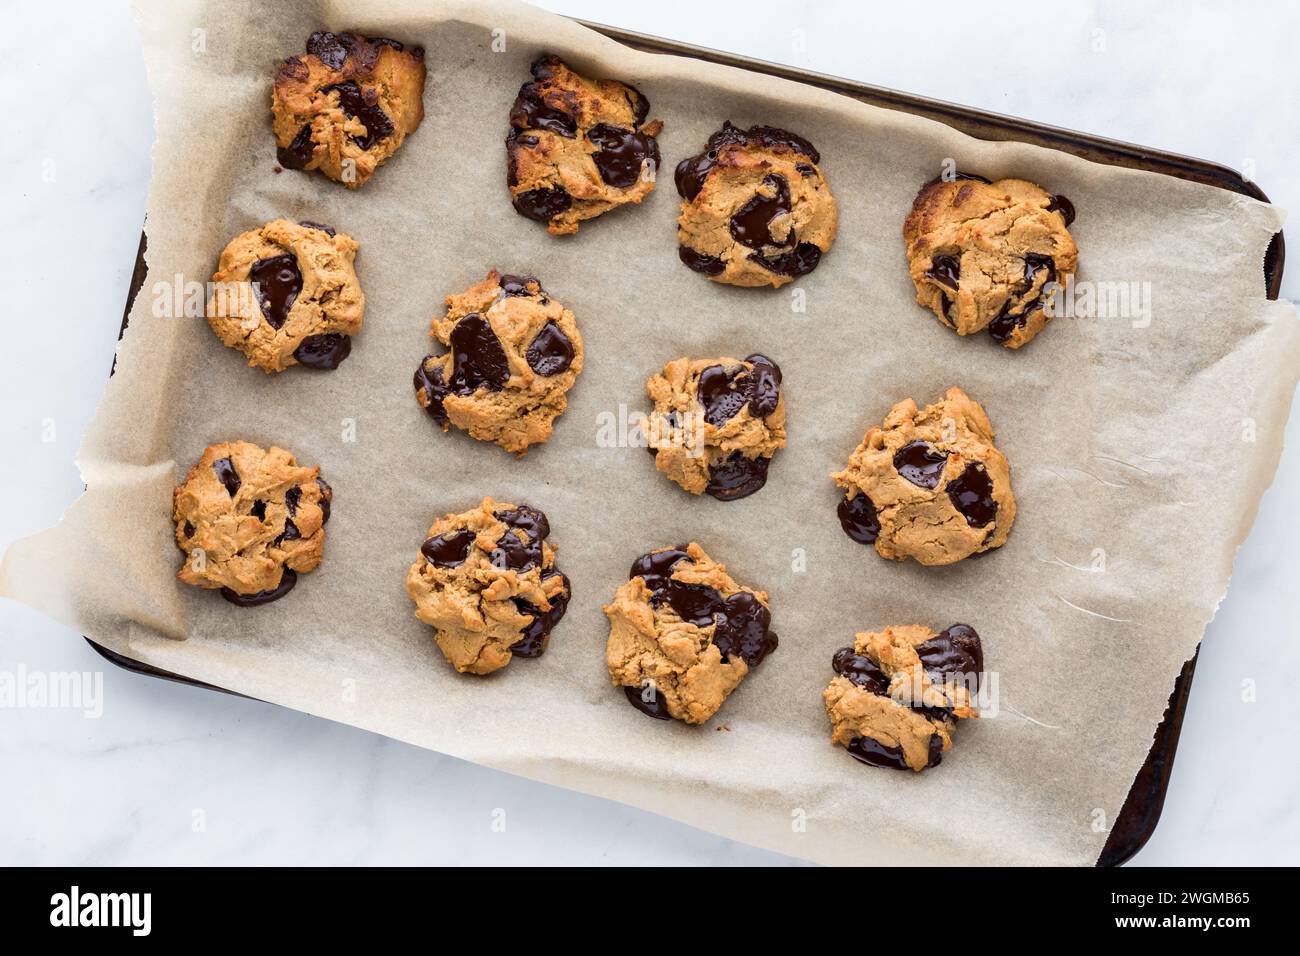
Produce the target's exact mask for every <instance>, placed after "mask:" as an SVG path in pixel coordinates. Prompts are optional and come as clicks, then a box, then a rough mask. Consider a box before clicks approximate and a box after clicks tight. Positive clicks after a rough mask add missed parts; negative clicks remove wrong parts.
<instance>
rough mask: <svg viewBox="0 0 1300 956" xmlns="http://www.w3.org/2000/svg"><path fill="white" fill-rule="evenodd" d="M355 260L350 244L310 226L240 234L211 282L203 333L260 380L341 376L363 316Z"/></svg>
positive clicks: (279, 222)
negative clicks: (314, 372)
mask: <svg viewBox="0 0 1300 956" xmlns="http://www.w3.org/2000/svg"><path fill="white" fill-rule="evenodd" d="M356 254H357V243H356V240H354V239H353V238H352V237H351V236H349V235H347V234H346V233H341V232H335V231H334V230H333V229H332V228H330V227H329V226H322V225H319V224H317V223H312V222H302V223H292V222H289V221H288V220H286V219H275V220H272V221H271V222H268V223H267V224H266V225H264V226H262V227H261V228H260V229H253V230H251V231H249V232H244V233H240V234H239V235H238V236H236V237H235V238H234V239H231V240H230V243H229V244H228V245H227V246H226V248H225V249H223V250H221V259H220V261H219V263H218V265H217V271H216V272H215V273H213V275H212V295H211V298H209V299H208V305H207V318H208V325H210V326H211V327H212V331H213V332H215V333H217V338H219V339H221V341H222V343H223V344H225V345H228V346H230V347H231V348H232V349H238V350H239V351H240V352H243V353H244V355H246V356H247V357H248V364H249V365H252V366H255V367H257V368H260V369H261V370H262V371H264V372H268V373H269V372H282V371H284V370H285V369H286V368H288V367H289V366H290V365H305V366H306V367H307V368H313V369H335V368H338V367H339V363H341V362H342V361H343V360H344V359H346V358H347V357H348V356H349V355H350V354H351V353H352V336H353V335H356V334H357V332H359V331H360V330H361V320H362V318H363V316H364V315H365V311H366V297H365V295H364V294H363V293H362V291H361V283H360V282H359V281H358V280H357V274H356V271H355V270H354V269H353V267H352V262H353V259H355V258H356Z"/></svg>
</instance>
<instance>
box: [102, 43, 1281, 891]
mask: <svg viewBox="0 0 1300 956" xmlns="http://www.w3.org/2000/svg"><path fill="white" fill-rule="evenodd" d="M569 19H572V20H574V21H575V22H577V23H579V24H581V25H582V26H585V27H587V28H588V29H590V30H593V31H594V32H596V33H599V34H602V35H604V36H606V37H608V38H609V39H612V40H614V41H616V42H619V43H622V44H624V45H625V46H628V47H631V48H633V49H639V50H642V51H644V52H652V53H664V54H669V55H674V56H685V57H690V58H693V59H699V60H705V61H708V62H712V63H719V64H722V65H725V66H732V67H735V68H737V69H743V70H749V71H752V72H756V73H763V74H766V75H769V76H775V77H779V78H781V79H786V80H790V81H791V82H795V83H801V84H803V85H806V86H814V87H817V88H820V89H824V90H828V91H830V92H833V93H839V94H840V95H843V96H848V97H850V98H852V99H857V100H860V101H863V102H866V103H869V104H871V105H874V106H879V107H882V108H885V109H892V110H897V111H900V112H907V113H910V114H913V115H920V116H924V117H926V118H929V119H933V120H935V121H937V122H940V123H943V124H944V125H947V126H949V127H951V128H953V129H956V130H958V131H959V132H963V133H966V134H967V135H970V136H972V137H973V138H976V139H984V140H1014V141H1017V142H1028V143H1032V144H1034V145H1039V146H1044V147H1045V148H1048V149H1055V150H1058V151H1060V152H1066V153H1070V154H1072V155H1075V156H1080V157H1082V158H1084V159H1088V160H1091V161H1093V162H1098V163H1102V164H1104V165H1111V166H1123V167H1126V168H1133V169H1143V170H1146V171H1148V172H1155V173H1158V174H1160V175H1166V176H1174V177H1175V178H1179V179H1187V180H1190V181H1192V182H1199V183H1203V184H1206V185H1211V186H1215V187H1217V188H1220V189H1227V190H1229V191H1231V192H1235V193H1238V194H1241V195H1244V196H1249V197H1251V198H1253V199H1257V200H1259V201H1261V202H1270V200H1269V198H1268V196H1267V195H1266V194H1265V193H1264V191H1263V190H1262V189H1261V188H1260V187H1259V186H1258V185H1257V184H1256V183H1254V182H1253V181H1250V180H1247V179H1246V178H1245V177H1244V176H1242V175H1241V173H1240V172H1238V171H1237V170H1234V169H1232V168H1231V167H1228V166H1225V165H1223V164H1221V163H1216V162H1213V161H1210V160H1204V159H1198V158H1196V157H1193V156H1187V155H1184V154H1181V153H1174V152H1170V151H1167V150H1161V149H1154V148H1150V147H1145V146H1141V145H1138V144H1135V143H1129V142H1125V141H1122V140H1115V139H1109V138H1106V137H1103V136H1099V135H1096V134H1093V133H1084V132H1081V131H1076V130H1070V129H1066V128H1063V127H1058V126H1052V125H1049V124H1046V123H1041V122H1038V121H1036V120H1029V119H1024V118H1021V117H1016V116H1009V115H1006V114H1002V113H995V112H991V111H989V110H983V109H979V108H976V107H969V106H962V105H961V104H957V103H951V102H947V101H944V100H938V99H933V98H930V97H924V96H919V95H915V94H911V93H904V92H902V91H899V90H894V89H890V88H888V87H881V86H874V85H872V84H869V83H863V82H860V81H857V80H849V79H845V78H842V77H836V76H832V75H829V74H825V73H820V72H817V71H815V70H806V69H802V68H799V67H792V66H786V65H783V64H779V63H772V62H770V61H766V60H759V59H756V58H753V57H747V56H743V55H740V54H734V53H727V52H725V51H722V50H714V49H711V48H709V47H701V46H695V45H693V44H689V43H684V42H681V41H677V40H671V39H667V38H663V37H657V36H652V35H650V34H644V33H638V32H636V31H632V30H625V29H622V28H620V27H613V26H609V25H606V24H602V23H597V22H594V21H589V20H582V19H578V18H569ZM981 134H983V135H981ZM990 134H992V135H990ZM1153 167H1161V168H1153ZM147 245H148V237H147V234H146V232H145V230H144V229H142V230H141V233H140V245H139V248H138V250H137V252H136V260H135V266H134V269H133V271H132V275H131V282H130V288H129V292H128V295H127V301H126V307H125V309H124V311H123V315H122V324H121V328H120V330H119V332H118V337H119V340H120V338H121V336H122V335H123V334H125V332H126V327H127V323H128V321H129V318H130V313H131V308H132V306H133V305H134V303H135V299H136V296H137V295H138V294H139V292H140V289H141V288H142V287H143V285H144V281H145V277H146V274H147V271H148V267H147V264H146V262H145V251H146V248H147ZM1285 258H1286V243H1285V238H1284V236H1283V233H1282V232H1281V231H1279V232H1278V233H1277V234H1275V235H1274V237H1273V240H1272V242H1271V243H1270V245H1269V247H1268V251H1267V253H1266V255H1265V259H1264V263H1263V271H1264V282H1265V292H1266V295H1267V297H1268V298H1269V299H1273V300H1275V299H1277V298H1278V297H1279V295H1280V291H1281V283H1282V274H1283V271H1284V268H1285ZM116 366H117V357H116V354H115V355H114V358H113V369H111V370H110V372H109V375H110V376H111V375H112V374H113V371H114V370H116ZM84 639H85V641H86V643H87V644H89V645H90V646H91V648H92V649H94V651H95V652H96V653H98V654H99V655H100V656H101V657H102V658H104V659H105V660H106V661H108V662H110V663H112V664H114V665H115V666H117V667H120V668H122V669H124V670H127V671H130V672H132V673H136V674H140V675H142V676H146V677H152V678H157V679H161V680H167V681H172V682H174V683H179V684H186V685H189V686H193V687H199V688H203V689H206V690H212V691H217V692H219V693H222V694H228V695H231V696H233V697H242V698H245V699H247V700H255V699H257V698H252V697H249V696H248V695H247V694H241V693H239V692H238V691H233V690H229V689H228V688H224V687H219V686H217V685H215V684H208V683H205V682H203V681H199V680H195V679H194V678H190V677H186V676H184V675H182V674H176V673H174V672H171V671H167V670H164V669H162V668H158V667H154V666H152V665H150V664H145V663H143V662H141V661H138V660H135V659H134V658H131V657H128V656H126V655H124V654H120V653H118V652H116V651H113V650H111V649H109V648H107V647H105V646H104V645H102V644H99V643H97V642H96V641H94V640H92V639H91V638H89V637H85V638H84ZM1199 654H1200V644H1199V643H1198V644H1197V649H1196V651H1195V652H1194V653H1193V654H1192V656H1191V657H1190V658H1188V659H1187V660H1186V661H1185V662H1184V663H1183V666H1182V669H1181V670H1180V672H1179V674H1178V676H1177V677H1176V678H1175V680H1174V685H1173V690H1172V692H1171V693H1170V697H1169V704H1168V706H1167V707H1166V710H1165V713H1164V716H1163V717H1162V719H1161V721H1160V723H1159V725H1157V727H1156V729H1155V732H1154V733H1153V735H1152V746H1151V750H1150V751H1149V752H1148V754H1147V759H1146V760H1145V761H1144V762H1143V764H1142V766H1141V767H1140V768H1139V770H1138V772H1137V774H1136V775H1135V777H1134V781H1133V784H1132V785H1131V786H1130V788H1129V792H1128V794H1127V796H1126V797H1125V800H1124V803H1123V805H1122V807H1121V809H1120V811H1119V813H1118V814H1117V815H1116V818H1115V822H1114V824H1113V825H1112V827H1111V830H1110V832H1109V834H1108V835H1107V839H1106V843H1105V845H1104V847H1103V849H1102V851H1101V854H1100V855H1099V856H1098V859H1097V862H1096V864H1095V865H1096V866H1098V867H1111V866H1119V865H1122V864H1123V863H1125V862H1127V861H1128V860H1129V859H1131V858H1132V857H1133V856H1134V855H1135V854H1136V853H1137V852H1138V851H1139V850H1140V849H1141V848H1142V847H1143V846H1144V845H1146V843H1147V841H1148V840H1149V839H1150V838H1151V835H1152V833H1154V832H1155V828H1156V825H1157V824H1158V823H1159V820H1160V815H1161V812H1162V811H1163V809H1164V801H1165V796H1166V794H1167V792H1168V786H1169V779H1170V776H1171V774H1172V770H1173V764H1174V758H1175V756H1176V755H1177V749H1178V742H1179V736H1180V733H1181V730H1182V721H1183V716H1184V713H1185V710H1186V706H1187V700H1188V698H1189V696H1190V693H1191V685H1192V678H1193V675H1194V673H1195V669H1196V662H1197V658H1198V657H1199ZM1144 784H1145V788H1146V792H1145V793H1143V792H1142V791H1143V785H1144ZM1121 821H1129V823H1128V827H1131V828H1132V829H1128V828H1127V827H1126V828H1125V829H1121Z"/></svg>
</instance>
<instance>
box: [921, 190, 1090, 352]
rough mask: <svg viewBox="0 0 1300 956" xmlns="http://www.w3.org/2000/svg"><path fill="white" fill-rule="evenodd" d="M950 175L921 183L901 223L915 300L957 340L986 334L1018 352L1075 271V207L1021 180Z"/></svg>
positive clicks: (1041, 323) (1038, 329)
mask: <svg viewBox="0 0 1300 956" xmlns="http://www.w3.org/2000/svg"><path fill="white" fill-rule="evenodd" d="M958 175H959V176H960V177H961V178H958V179H954V180H952V181H950V182H946V181H944V180H942V179H939V180H935V181H934V182H932V183H927V184H926V185H925V186H923V187H922V188H921V191H920V192H919V193H917V195H916V201H915V202H914V203H913V204H912V211H911V213H910V214H909V215H908V217H907V221H906V222H905V223H904V224H903V241H904V242H905V243H906V244H907V258H908V263H909V266H910V268H911V272H912V282H913V283H915V285H916V301H917V302H918V303H920V304H921V305H923V306H925V307H926V308H928V309H930V310H931V311H932V312H934V314H935V315H936V316H938V318H939V321H940V322H942V323H943V324H944V325H946V326H948V327H949V328H950V329H953V330H954V331H955V332H956V333H957V334H958V335H970V334H971V333H973V332H978V331H980V330H981V329H987V330H988V333H989V335H990V336H991V337H992V338H993V340H994V341H995V342H998V343H999V344H1001V345H1003V346H1005V347H1006V348H1009V349H1018V348H1020V346H1022V345H1024V344H1025V343H1026V342H1028V341H1029V340H1030V339H1032V338H1033V337H1034V336H1035V335H1037V334H1038V333H1039V332H1041V331H1042V330H1043V327H1044V326H1046V325H1047V323H1048V321H1050V319H1051V316H1050V315H1049V314H1048V312H1050V311H1051V307H1052V305H1051V304H1052V303H1053V301H1054V300H1055V295H1056V288H1057V286H1056V284H1057V283H1063V282H1065V281H1066V276H1068V275H1070V274H1072V273H1073V272H1074V271H1075V269H1076V268H1077V267H1078V264H1079V250H1078V248H1077V247H1076V246H1075V244H1074V239H1073V238H1072V237H1071V236H1070V233H1069V230H1068V229H1067V228H1066V227H1067V226H1069V225H1070V223H1071V222H1073V221H1074V206H1073V205H1071V203H1070V201H1069V200H1068V199H1066V198H1065V197H1064V196H1053V195H1052V194H1051V193H1049V192H1047V191H1046V190H1044V189H1043V188H1042V187H1041V186H1036V185H1034V184H1033V183H1030V182H1026V181H1025V180H1023V179H1002V180H999V181H998V182H996V183H990V182H988V180H985V179H983V178H982V177H978V176H971V175H969V174H964V173H963V174H958Z"/></svg>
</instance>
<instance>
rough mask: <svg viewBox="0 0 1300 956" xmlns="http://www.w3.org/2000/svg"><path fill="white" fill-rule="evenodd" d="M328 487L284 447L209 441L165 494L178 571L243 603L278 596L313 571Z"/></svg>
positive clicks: (327, 504) (188, 581)
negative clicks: (180, 562) (179, 556)
mask: <svg viewBox="0 0 1300 956" xmlns="http://www.w3.org/2000/svg"><path fill="white" fill-rule="evenodd" d="M333 498H334V492H333V491H332V490H331V489H330V486H329V485H328V484H326V483H325V479H324V478H322V477H321V476H320V469H319V468H317V467H311V468H307V467H304V466H301V465H299V464H298V462H297V461H295V460H294V457H293V455H291V454H290V453H289V452H287V451H285V450H284V449H283V448H276V447H275V446H274V445H273V446H271V449H270V450H269V451H266V450H264V449H262V448H260V447H258V446H257V445H254V444H252V443H251V442H246V441H233V442H222V443H221V444H219V445H210V446H209V447H207V448H205V449H204V450H203V457H201V458H200V459H199V463H198V464H197V465H195V466H194V467H193V468H191V469H190V471H189V474H188V475H186V476H185V480H184V481H183V482H181V483H180V484H179V485H177V486H176V490H175V491H174V492H173V493H172V520H173V521H175V522H176V546H177V547H179V548H180V549H181V550H182V551H184V552H185V564H184V566H183V567H182V568H181V569H180V571H179V572H178V573H177V575H176V576H177V577H178V578H180V579H181V580H182V581H184V582H185V583H186V584H193V585H195V586H197V587H201V588H220V589H221V596H222V597H224V598H225V599H226V600H227V601H230V602H231V603H233V604H239V605H243V606H245V607H249V606H253V605H257V604H266V603H268V602H270V601H274V600H276V599H277V598H282V597H284V596H285V595H286V594H288V593H289V592H290V591H292V590H293V586H294V585H295V584H297V583H298V573H299V572H304V573H305V572H307V571H314V570H316V567H317V565H319V564H320V562H321V556H322V553H323V551H324V548H325V523H326V522H327V521H329V520H330V502H331V501H332V500H333Z"/></svg>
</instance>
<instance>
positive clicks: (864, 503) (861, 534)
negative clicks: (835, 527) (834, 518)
mask: <svg viewBox="0 0 1300 956" xmlns="http://www.w3.org/2000/svg"><path fill="white" fill-rule="evenodd" d="M836 510H837V511H838V513H839V516H840V527H841V528H843V529H844V533H845V534H847V535H848V536H849V537H850V538H852V539H853V540H854V541H856V542H858V544H874V543H875V541H876V538H878V537H879V536H880V518H879V517H878V516H877V515H876V505H875V502H873V501H872V500H871V499H870V498H868V497H867V495H866V493H865V492H862V491H859V492H858V493H857V494H856V495H854V496H853V497H851V498H850V497H848V496H847V495H846V496H845V497H844V498H843V499H841V500H840V505H839V508H838V509H836Z"/></svg>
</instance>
